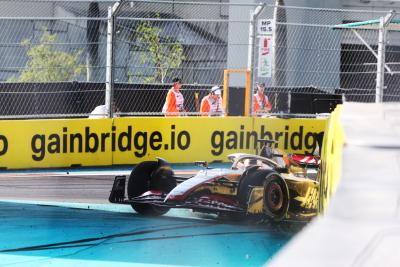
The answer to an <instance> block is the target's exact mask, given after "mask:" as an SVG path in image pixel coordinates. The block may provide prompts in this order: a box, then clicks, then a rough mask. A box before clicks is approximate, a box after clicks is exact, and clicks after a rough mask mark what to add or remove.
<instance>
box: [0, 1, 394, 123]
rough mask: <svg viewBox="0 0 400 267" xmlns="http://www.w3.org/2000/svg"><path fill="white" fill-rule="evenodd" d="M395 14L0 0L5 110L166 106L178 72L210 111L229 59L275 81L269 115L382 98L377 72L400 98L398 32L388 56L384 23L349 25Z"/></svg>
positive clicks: (194, 108)
mask: <svg viewBox="0 0 400 267" xmlns="http://www.w3.org/2000/svg"><path fill="white" fill-rule="evenodd" d="M387 14H388V12H384V11H381V12H375V11H354V10H353V11H349V10H336V9H335V10H333V9H316V8H300V7H288V6H284V7H283V6H272V5H265V4H252V3H246V2H244V1H243V3H235V4H232V3H229V2H228V1H226V2H225V1H215V2H212V1H210V2H191V1H168V0H167V1H140V0H136V1H84V0H74V1H59V0H52V1H49V0H37V1H33V0H19V1H0V25H1V28H0V58H1V59H2V60H1V61H0V81H1V85H0V117H1V118H30V117H85V116H89V114H90V112H91V111H92V110H93V109H94V108H95V107H96V106H99V105H105V104H107V105H106V107H105V109H102V111H101V112H100V114H98V115H107V114H105V113H107V111H109V110H110V109H111V111H115V112H117V114H118V115H121V116H148V115H157V116H163V115H164V114H163V113H162V109H163V105H164V102H165V99H166V96H167V93H168V90H169V89H170V88H171V86H172V80H173V79H174V78H176V77H179V78H180V79H181V80H182V83H183V87H182V90H181V92H182V95H183V98H184V109H185V111H186V113H185V114H187V115H199V114H200V113H199V112H200V107H201V102H202V99H203V97H205V96H207V95H208V94H209V90H210V88H211V87H213V86H215V85H218V86H220V87H221V88H222V87H223V85H224V84H223V83H224V70H226V69H230V70H233V69H241V70H245V69H250V70H251V71H252V78H251V83H250V84H251V88H253V87H254V85H255V83H256V82H264V83H265V84H266V87H267V88H266V95H267V96H268V98H269V101H270V102H271V103H272V110H270V111H269V113H270V114H271V113H272V114H276V113H290V114H314V113H320V112H328V111H329V110H330V109H332V108H333V107H334V106H335V105H336V104H337V103H340V102H341V101H342V100H343V99H345V100H346V101H361V102H374V101H376V96H377V92H378V91H377V87H378V86H377V85H379V83H377V79H378V80H379V81H380V83H382V81H383V86H382V95H383V96H382V100H383V101H398V100H399V98H400V97H399V96H400V93H399V90H398V89H397V84H398V83H399V81H398V79H399V78H398V77H399V72H398V68H399V67H398V66H399V60H398V57H399V55H400V54H399V47H400V39H399V34H398V32H397V31H395V28H393V27H387V34H386V39H385V41H386V42H385V46H384V47H383V48H384V50H385V51H386V53H384V55H386V57H385V58H384V62H383V64H382V61H379V60H378V59H379V58H382V57H379V53H381V55H382V47H381V48H379V42H380V39H379V38H380V37H379V36H380V30H379V25H377V24H375V27H368V28H366V27H347V26H343V25H346V24H347V23H351V22H360V21H367V20H374V19H379V18H381V17H385V16H386V15H387ZM111 15H112V16H111ZM395 19H396V18H393V21H395ZM263 23H264V24H263ZM265 23H266V24H265ZM270 23H271V29H270V30H267V31H266V32H263V28H262V25H267V24H268V25H269V24H270ZM260 25H261V26H260ZM260 27H261V28H260ZM381 37H382V36H381ZM382 66H383V71H382V70H381V69H382ZM379 73H381V74H383V73H384V74H383V78H382V75H381V76H379V75H378V74H379ZM245 87H246V81H245V79H244V77H240V75H239V76H238V77H231V79H230V80H229V87H228V88H229V90H231V91H232V92H233V94H232V95H234V96H235V97H236V98H237V99H236V100H235V99H234V98H232V97H231V98H229V102H235V103H245V102H246V101H250V102H252V101H253V98H252V97H251V99H246V100H243V98H244V97H245V95H246V94H245V93H244V92H245ZM224 94H225V92H223V95H224ZM112 103H114V104H115V105H116V107H117V109H116V110H113V109H112ZM235 103H227V105H232V106H231V107H230V110H232V111H234V110H233V109H234V107H235V105H234V104H235ZM242 109H243V107H242ZM101 113H104V114H101ZM233 113H235V112H233ZM236 113H237V112H236ZM236 113H235V114H236Z"/></svg>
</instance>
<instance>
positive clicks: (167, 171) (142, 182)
mask: <svg viewBox="0 0 400 267" xmlns="http://www.w3.org/2000/svg"><path fill="white" fill-rule="evenodd" d="M175 186H176V182H175V179H174V178H173V172H172V170H171V168H170V167H169V166H160V164H159V162H157V161H144V162H141V163H139V164H138V165H137V166H136V167H135V168H134V169H133V170H132V172H131V174H130V176H129V180H128V186H127V191H128V192H127V193H128V198H129V199H131V198H134V197H137V196H140V195H142V194H143V193H144V192H146V191H149V190H158V191H162V192H164V193H168V192H169V191H171V190H172V189H173V188H174V187H175ZM131 206H132V208H133V209H134V210H135V211H136V212H138V213H140V214H142V215H147V216H159V215H163V214H165V213H167V212H168V211H169V208H165V207H158V206H155V205H151V204H146V203H132V205H131Z"/></svg>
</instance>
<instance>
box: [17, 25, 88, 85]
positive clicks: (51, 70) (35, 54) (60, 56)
mask: <svg viewBox="0 0 400 267" xmlns="http://www.w3.org/2000/svg"><path fill="white" fill-rule="evenodd" d="M56 39H57V35H56V34H49V33H48V32H47V31H46V29H43V35H42V37H41V38H40V42H39V43H38V44H37V45H33V44H32V43H31V41H30V40H28V39H26V40H24V41H23V42H22V45H23V46H25V47H26V48H27V49H28V51H27V56H28V58H29V59H28V62H27V63H26V66H25V69H24V70H23V71H22V72H21V74H20V76H19V77H18V78H17V79H16V80H17V81H19V82H54V81H70V80H73V79H74V78H75V77H76V76H78V75H80V74H82V73H84V72H85V68H84V65H81V64H79V57H80V55H81V53H82V51H77V52H74V53H67V52H63V51H57V50H55V45H54V43H55V42H56ZM13 80H15V78H14V79H13Z"/></svg>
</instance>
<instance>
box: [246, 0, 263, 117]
mask: <svg viewBox="0 0 400 267" xmlns="http://www.w3.org/2000/svg"><path fill="white" fill-rule="evenodd" d="M264 7H265V3H263V4H260V5H258V6H257V7H256V8H255V9H254V11H252V12H250V26H249V50H248V57H247V69H248V70H249V71H251V74H250V92H252V91H253V88H254V75H255V73H256V71H255V64H254V63H255V60H254V55H255V53H254V46H256V36H257V34H256V30H257V29H256V19H257V18H258V16H259V15H260V13H261V11H262V10H263V9H264ZM245 101H246V102H245V103H247V102H249V107H250V108H249V110H245V111H244V113H245V114H246V113H247V114H252V113H253V97H252V94H250V99H245ZM245 107H246V105H245Z"/></svg>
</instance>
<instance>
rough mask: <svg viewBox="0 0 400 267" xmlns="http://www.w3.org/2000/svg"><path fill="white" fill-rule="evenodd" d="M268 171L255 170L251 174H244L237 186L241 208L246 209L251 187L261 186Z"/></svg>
mask: <svg viewBox="0 0 400 267" xmlns="http://www.w3.org/2000/svg"><path fill="white" fill-rule="evenodd" d="M269 172H271V171H270V170H256V171H254V172H251V173H247V172H245V173H244V174H243V176H242V177H241V179H240V181H239V185H238V195H237V196H238V200H239V203H240V205H241V206H243V207H245V208H247V203H248V201H249V193H250V189H251V186H262V185H263V182H264V181H265V176H266V175H267V174H268V173H269Z"/></svg>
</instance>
